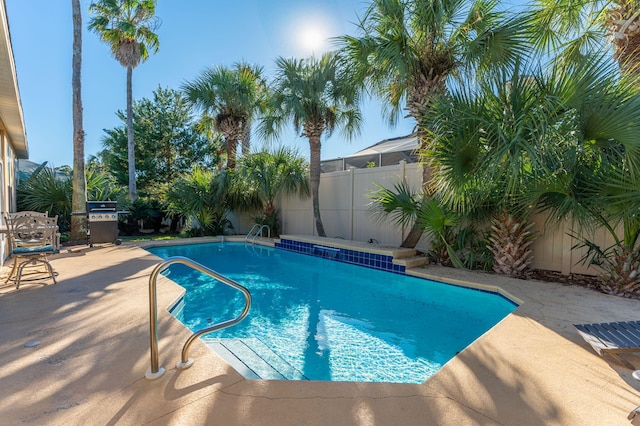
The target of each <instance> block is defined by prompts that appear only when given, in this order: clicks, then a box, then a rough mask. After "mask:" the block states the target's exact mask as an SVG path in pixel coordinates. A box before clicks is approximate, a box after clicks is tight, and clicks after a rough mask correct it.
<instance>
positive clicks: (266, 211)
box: [233, 147, 310, 236]
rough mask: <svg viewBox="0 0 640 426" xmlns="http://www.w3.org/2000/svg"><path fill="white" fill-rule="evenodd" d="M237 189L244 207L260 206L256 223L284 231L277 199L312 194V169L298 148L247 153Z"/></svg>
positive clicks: (241, 163) (238, 176) (238, 197)
mask: <svg viewBox="0 0 640 426" xmlns="http://www.w3.org/2000/svg"><path fill="white" fill-rule="evenodd" d="M233 187H234V190H233V192H234V193H235V194H236V200H237V201H236V205H238V207H240V208H245V209H252V208H258V209H260V211H261V212H260V214H261V216H260V217H258V218H257V219H256V223H259V224H263V225H269V227H270V228H271V231H272V233H273V235H274V236H278V235H279V233H280V226H279V222H278V209H277V206H276V199H277V198H278V197H280V196H283V195H296V194H297V195H298V196H299V197H300V198H306V197H308V196H309V195H310V190H309V168H308V165H307V164H306V162H305V161H304V159H303V158H302V157H300V156H299V155H298V153H297V152H296V151H295V150H292V149H290V148H286V147H280V148H278V149H276V150H275V151H273V152H268V151H263V152H259V153H256V154H251V155H248V156H245V157H243V158H242V160H241V161H240V165H239V167H238V169H237V174H236V177H235V182H234V184H233Z"/></svg>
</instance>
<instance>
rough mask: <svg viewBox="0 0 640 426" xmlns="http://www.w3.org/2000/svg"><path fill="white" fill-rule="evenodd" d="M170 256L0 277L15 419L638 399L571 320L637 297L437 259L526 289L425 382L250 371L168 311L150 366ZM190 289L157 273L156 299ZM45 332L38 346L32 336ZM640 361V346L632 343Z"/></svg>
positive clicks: (586, 418) (571, 416)
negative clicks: (48, 276) (151, 371)
mask: <svg viewBox="0 0 640 426" xmlns="http://www.w3.org/2000/svg"><path fill="white" fill-rule="evenodd" d="M158 261H159V258H157V257H156V256H154V255H152V254H151V253H149V252H147V251H146V250H142V249H140V248H139V247H137V246H133V245H131V246H127V245H125V244H123V245H122V246H119V247H115V246H112V245H109V244H106V245H103V246H95V247H93V248H84V247H83V248H74V249H73V250H68V251H64V252H63V253H61V254H59V255H56V256H53V257H52V258H51V263H52V265H53V267H54V269H55V270H56V271H57V272H58V273H59V276H58V284H56V285H49V284H50V283H44V285H43V284H38V283H29V284H25V285H24V286H21V288H20V290H18V291H15V289H14V288H13V287H11V286H4V287H2V286H0V303H1V304H2V309H0V324H1V325H2V327H0V362H1V363H2V365H3V369H2V370H1V371H0V377H1V378H2V383H3V386H2V387H0V411H1V412H2V413H3V418H4V419H5V421H7V422H11V423H27V424H42V423H44V422H48V423H50V424H72V425H73V424H78V425H81V424H86V422H87V419H91V421H92V422H93V423H95V424H115V423H118V424H143V423H151V424H234V425H235V424H238V425H242V424H246V425H249V424H261V425H274V426H275V425H283V424H284V425H288V424H292V425H293V424H306V425H326V424H347V425H349V424H354V425H355V424H358V425H367V424H401V423H403V424H427V425H429V424H444V425H449V424H451V425H466V424H520V425H535V426H537V425H542V424H545V425H547V424H549V425H565V424H628V422H627V420H626V416H627V414H628V413H629V411H631V410H632V409H633V408H635V407H636V406H637V405H638V403H639V402H640V382H638V381H635V380H634V379H633V378H632V377H631V371H630V370H628V369H626V368H624V367H620V366H618V365H617V364H612V363H609V362H608V361H607V360H606V359H604V358H601V357H599V356H598V355H597V354H595V352H594V351H593V350H592V348H591V347H590V346H589V345H588V344H586V343H585V342H584V341H583V340H582V339H581V338H580V337H579V336H578V335H577V333H576V332H575V330H574V329H573V327H572V324H573V323H587V322H606V321H624V320H627V319H629V318H631V317H633V318H635V317H636V316H637V312H638V308H639V307H640V302H639V301H637V300H629V299H621V298H618V297H615V296H607V295H604V294H600V293H597V292H595V291H593V290H588V289H585V288H581V287H576V286H568V285H565V284H560V283H547V282H541V281H535V280H531V281H522V280H515V279H510V278H506V277H501V276H496V275H494V274H484V273H477V272H470V271H462V270H456V269H453V268H444V267H437V266H429V267H426V268H425V269H427V270H428V271H429V272H430V273H431V274H433V275H434V276H437V277H438V280H439V281H442V280H460V281H466V282H474V283H478V284H482V285H486V286H494V285H495V286H499V287H501V288H503V289H504V290H505V291H508V292H509V293H511V294H514V295H516V296H517V297H518V298H520V299H522V300H524V301H525V303H524V304H523V305H521V306H520V308H518V309H517V310H516V311H514V312H513V313H512V314H510V315H508V316H507V318H505V319H504V320H503V321H502V322H500V323H499V324H498V325H497V326H496V327H494V328H493V329H491V330H490V331H489V332H487V333H486V334H485V335H483V336H482V337H481V338H479V339H478V340H477V341H476V342H474V343H473V344H472V345H471V346H470V347H468V348H467V349H465V350H464V351H462V352H461V353H460V354H459V355H458V356H456V357H455V358H454V359H453V360H451V361H450V362H448V363H447V364H446V365H445V366H444V367H443V368H442V370H440V371H439V372H438V373H437V374H436V375H435V376H433V377H432V378H431V379H429V380H428V381H426V382H424V383H422V384H420V385H396V384H385V383H382V384H380V383H352V382H342V383H340V382H314V381H310V382H297V381H296V382H292V381H264V380H257V381H255V380H245V379H243V378H242V377H241V376H240V375H239V374H238V373H237V372H235V370H233V369H232V368H231V367H230V366H229V365H228V364H227V363H226V362H224V361H223V360H222V359H221V358H219V357H218V356H217V355H216V354H215V353H213V352H212V351H211V350H209V349H208V348H207V347H206V345H204V344H203V343H201V342H195V343H194V345H193V347H192V355H191V356H192V357H193V358H194V359H196V362H195V364H194V365H193V366H192V367H191V368H189V369H187V370H177V369H176V368H175V367H174V366H173V365H174V363H175V361H177V360H178V359H179V358H180V351H181V349H182V344H183V343H184V341H185V340H186V339H187V338H188V337H189V335H190V333H189V332H188V331H187V330H186V329H185V327H184V326H183V325H182V324H180V323H179V322H178V321H177V320H175V319H174V318H173V317H172V316H171V315H170V314H169V313H168V312H167V311H165V310H163V309H161V310H160V312H159V313H158V321H159V325H160V361H161V365H162V366H164V367H166V368H167V373H166V374H165V375H164V376H163V377H162V378H161V379H158V380H156V381H147V380H145V379H144V378H143V376H144V372H145V371H146V370H147V369H148V368H149V340H148V339H149V336H148V318H149V312H148V307H147V303H146V299H147V297H148V278H149V273H150V271H151V269H152V268H153V267H154V266H155V265H157V264H158ZM181 291H182V290H181V287H179V286H177V285H175V284H173V283H172V282H170V281H169V280H164V279H160V280H159V286H158V301H159V306H160V307H161V308H163V307H167V306H169V305H170V303H171V301H173V300H175V299H176V298H177V297H178V295H179V294H180V293H181ZM30 340H37V341H39V345H37V346H34V347H31V348H27V347H25V346H24V345H25V342H28V341H30ZM625 357H626V359H629V360H632V361H633V362H634V364H636V365H638V366H640V358H639V357H637V356H636V355H625Z"/></svg>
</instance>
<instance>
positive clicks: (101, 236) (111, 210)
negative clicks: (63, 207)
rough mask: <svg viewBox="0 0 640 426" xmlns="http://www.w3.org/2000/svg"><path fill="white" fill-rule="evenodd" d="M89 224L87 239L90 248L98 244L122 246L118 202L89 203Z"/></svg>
mask: <svg viewBox="0 0 640 426" xmlns="http://www.w3.org/2000/svg"><path fill="white" fill-rule="evenodd" d="M87 222H88V230H87V239H88V240H89V245H90V246H93V245H94V244H96V243H113V244H116V245H119V244H120V240H119V239H118V203H117V202H116V201H88V202H87Z"/></svg>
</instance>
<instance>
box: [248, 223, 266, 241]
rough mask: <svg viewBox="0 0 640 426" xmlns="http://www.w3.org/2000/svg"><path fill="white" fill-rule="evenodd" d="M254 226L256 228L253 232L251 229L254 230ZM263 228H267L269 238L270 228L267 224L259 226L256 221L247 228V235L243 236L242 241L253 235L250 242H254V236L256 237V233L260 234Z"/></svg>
mask: <svg viewBox="0 0 640 426" xmlns="http://www.w3.org/2000/svg"><path fill="white" fill-rule="evenodd" d="M256 228H258V230H257V231H256V232H255V233H253V230H254V229H256ZM264 228H267V238H271V228H270V227H269V225H262V226H260V224H258V223H256V224H255V225H253V226H252V227H251V229H250V230H249V232H247V236H246V237H244V242H245V243H246V242H247V241H249V237H250V236H251V235H253V239H252V240H251V242H252V243H255V242H256V238H258V235H261V234H262V230H263V229H264Z"/></svg>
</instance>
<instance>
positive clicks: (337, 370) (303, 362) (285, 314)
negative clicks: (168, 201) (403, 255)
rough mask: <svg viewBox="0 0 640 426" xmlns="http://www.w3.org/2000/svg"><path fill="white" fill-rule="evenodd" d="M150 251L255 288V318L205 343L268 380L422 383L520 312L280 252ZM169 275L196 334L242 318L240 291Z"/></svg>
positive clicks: (443, 288) (205, 247)
mask: <svg viewBox="0 0 640 426" xmlns="http://www.w3.org/2000/svg"><path fill="white" fill-rule="evenodd" d="M149 251H151V252H152V253H154V254H156V255H158V256H160V257H161V258H168V257H171V256H186V257H188V258H190V259H192V260H195V261H196V262H199V263H201V264H203V265H205V266H207V267H209V268H211V269H213V270H215V271H217V272H218V273H221V274H223V275H225V276H227V277H229V278H231V279H233V280H235V281H237V282H238V283H240V284H242V285H244V286H245V287H247V288H248V289H249V291H250V292H251V295H252V299H253V302H252V305H251V310H250V312H249V315H248V316H247V317H246V318H245V319H244V320H243V321H242V322H241V323H239V324H237V325H235V326H233V327H230V328H228V329H225V330H220V331H217V332H214V333H211V334H209V335H207V336H205V337H203V339H204V340H205V342H207V343H208V344H209V345H211V346H212V347H214V348H216V347H217V348H218V349H219V348H220V347H221V346H220V345H222V346H223V349H225V351H228V352H229V353H233V354H234V355H235V356H236V357H237V358H239V359H240V360H241V362H242V363H243V364H244V365H246V366H247V367H248V369H249V370H251V371H253V372H255V373H256V376H254V377H261V378H266V379H310V380H331V381H368V382H394V383H421V382H423V381H425V380H426V379H428V378H429V377H430V376H431V375H433V374H435V373H436V372H437V371H438V370H439V369H440V368H441V367H442V365H444V364H445V363H446V362H447V361H448V360H450V359H451V358H453V357H454V356H455V355H456V354H457V353H458V352H459V351H461V350H463V349H464V348H465V347H466V346H468V345H469V344H470V343H471V342H473V341H474V340H475V339H477V338H478V337H479V336H480V335H482V334H483V333H484V332H486V331H487V330H489V329H490V328H491V327H492V326H493V325H495V324H496V323H497V322H499V321H500V320H501V319H502V318H504V317H505V316H506V315H507V314H509V313H510V312H511V311H513V310H514V309H515V308H516V305H515V304H513V303H512V302H510V301H509V300H507V299H505V298H503V297H502V296H500V295H497V294H492V293H487V292H481V291H476V290H471V289H467V288H463V287H458V286H453V285H447V284H443V283H438V282H434V281H429V280H424V279H420V278H414V277H409V276H405V275H402V274H394V273H391V272H384V271H377V270H373V269H369V268H366V267H362V266H355V265H351V264H347V263H341V262H336V261H332V260H328V259H323V258H320V257H313V256H308V255H304V254H298V253H293V252H289V251H286V250H281V249H274V248H270V247H263V246H253V245H245V244H243V243H229V242H224V243H212V244H195V245H183V246H167V247H157V248H153V249H150V250H149ZM166 273H167V272H165V274H166ZM168 274H169V277H170V278H171V279H172V280H174V281H175V282H177V283H178V284H180V285H182V286H183V287H185V289H186V293H185V295H184V298H183V300H182V301H181V303H180V304H179V305H178V306H177V307H176V308H175V309H173V310H172V313H173V314H174V315H175V316H176V317H177V318H178V319H179V320H180V321H181V322H182V323H183V324H185V325H186V326H187V327H188V328H189V329H191V330H192V331H197V330H200V329H202V328H204V327H206V326H208V325H211V324H213V323H216V322H220V321H224V320H228V319H231V318H233V317H235V316H237V315H239V314H240V312H241V311H242V308H243V306H244V298H243V297H242V295H241V293H240V292H238V291H237V290H234V289H232V288H229V287H227V286H225V285H223V284H221V283H219V282H217V281H216V280H214V279H212V278H210V277H208V276H205V275H203V274H201V273H199V272H197V271H194V270H191V269H189V268H187V267H185V266H183V265H172V266H171V267H170V269H169V271H168ZM216 345H217V346H216Z"/></svg>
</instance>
